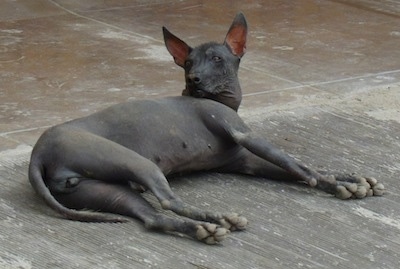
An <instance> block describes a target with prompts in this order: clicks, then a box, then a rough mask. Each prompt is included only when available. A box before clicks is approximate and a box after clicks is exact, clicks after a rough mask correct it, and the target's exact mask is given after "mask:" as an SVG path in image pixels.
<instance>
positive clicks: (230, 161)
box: [29, 13, 384, 244]
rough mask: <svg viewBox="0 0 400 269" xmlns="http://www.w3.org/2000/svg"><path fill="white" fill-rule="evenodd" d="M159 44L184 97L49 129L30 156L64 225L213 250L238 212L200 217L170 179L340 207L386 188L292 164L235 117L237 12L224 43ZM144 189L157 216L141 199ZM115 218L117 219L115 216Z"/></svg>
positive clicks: (35, 177)
mask: <svg viewBox="0 0 400 269" xmlns="http://www.w3.org/2000/svg"><path fill="white" fill-rule="evenodd" d="M163 35H164V41H165V45H166V47H167V50H168V51H169V53H170V54H171V55H172V56H173V59H174V61H175V63H176V64H177V65H178V66H180V67H182V68H183V69H184V71H185V80H186V86H185V89H184V90H183V92H182V96H174V97H166V98H159V99H153V100H135V101H130V102H127V103H122V104H117V105H114V106H111V107H109V108H106V109H104V110H102V111H100V112H97V113H94V114H92V115H89V116H87V117H83V118H79V119H75V120H72V121H69V122H66V123H63V124H60V125H57V126H54V127H52V128H50V129H48V130H46V131H45V132H44V133H43V134H42V136H41V137H40V138H39V140H38V141H37V143H36V145H35V146H34V148H33V151H32V155H31V161H30V165H29V180H30V183H31V185H32V186H33V188H34V189H35V191H36V192H37V193H38V195H39V196H41V197H42V198H43V199H44V201H45V202H46V203H47V205H48V206H50V207H51V208H52V209H54V210H55V211H56V212H58V213H59V214H61V215H62V216H64V217H65V218H67V219H71V220H78V221H88V222H122V221H126V220H127V218H125V217H123V216H127V217H130V218H135V219H138V220H140V221H142V222H143V223H144V225H145V227H147V228H149V229H154V230H160V231H165V232H175V233H180V234H185V235H187V236H189V237H192V238H194V239H197V240H199V241H202V242H205V243H207V244H215V243H218V242H220V241H222V240H223V239H224V238H225V237H226V236H227V235H228V234H229V232H230V231H235V230H243V229H245V228H246V225H247V219H246V218H245V217H243V216H240V215H238V214H235V213H226V214H223V213H218V212H206V211H203V210H200V209H198V208H197V207H194V206H191V205H188V204H186V203H185V202H183V201H182V200H181V199H180V198H179V197H178V196H177V195H176V194H174V192H173V191H172V190H171V188H170V186H169V184H168V181H167V177H169V176H173V175H180V174H184V173H190V172H194V171H213V172H220V173H240V174H246V175H252V176H256V177H264V178H274V177H276V178H288V179H293V180H295V181H300V182H305V183H306V184H308V185H309V186H311V187H316V188H318V189H320V190H322V191H325V192H327V193H329V194H333V195H335V196H336V197H338V198H341V199H349V198H364V197H367V196H374V195H375V196H379V195H382V194H383V192H384V186H383V184H381V183H378V182H377V180H376V179H374V178H369V177H361V176H357V175H354V174H345V173H340V174H330V173H321V172H317V171H315V170H312V169H310V168H307V167H306V166H305V165H303V164H301V163H299V162H297V161H295V160H294V159H293V158H291V157H290V156H288V155H287V154H285V153H283V152H282V151H280V150H279V149H277V148H276V147H274V146H273V145H272V144H270V143H269V142H268V141H267V140H266V139H265V138H264V137H262V136H260V135H258V134H257V133H255V132H252V131H251V130H250V128H249V127H248V126H247V125H246V124H245V123H244V122H243V120H242V119H241V118H240V117H239V116H238V114H237V110H238V108H239V105H240V103H241V99H242V93H241V88H240V85H239V80H238V69H239V63H240V60H241V58H242V57H243V55H244V54H245V50H246V39H247V22H246V19H245V16H244V15H243V14H242V13H238V14H237V15H236V17H235V19H234V20H233V23H232V25H231V26H230V28H229V31H228V33H227V35H226V37H225V40H224V42H223V44H219V43H216V42H209V43H204V44H202V45H200V46H197V47H194V48H192V47H190V46H189V45H187V44H186V43H185V42H184V41H182V40H181V39H179V38H178V37H176V36H175V35H173V34H172V33H171V32H169V31H168V30H167V29H166V28H165V27H163ZM144 189H148V190H150V191H151V192H152V193H153V194H154V195H155V196H156V197H157V199H158V201H159V202H160V204H161V207H162V208H163V209H165V210H172V211H173V212H175V213H176V214H178V215H180V216H184V217H186V218H178V217H176V218H173V217H169V216H166V215H165V214H162V213H161V212H159V211H157V210H156V209H154V208H153V207H152V206H151V205H150V204H149V203H148V202H147V201H146V200H145V199H144V198H143V197H142V195H141V192H142V191H143V190H144ZM121 215H122V216H121Z"/></svg>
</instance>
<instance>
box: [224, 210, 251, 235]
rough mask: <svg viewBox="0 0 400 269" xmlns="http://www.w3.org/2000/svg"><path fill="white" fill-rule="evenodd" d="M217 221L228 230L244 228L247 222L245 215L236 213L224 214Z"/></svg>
mask: <svg viewBox="0 0 400 269" xmlns="http://www.w3.org/2000/svg"><path fill="white" fill-rule="evenodd" d="M219 223H220V224H221V226H222V227H224V228H226V229H228V230H230V231H236V230H244V229H246V226H247V224H248V221H247V219H246V218H245V217H242V216H240V215H238V214H236V213H232V214H229V215H224V216H223V218H222V219H220V220H219Z"/></svg>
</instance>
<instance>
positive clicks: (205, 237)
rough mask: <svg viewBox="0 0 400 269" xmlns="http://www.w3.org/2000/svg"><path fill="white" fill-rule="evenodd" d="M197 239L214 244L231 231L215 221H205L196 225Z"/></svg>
mask: <svg viewBox="0 0 400 269" xmlns="http://www.w3.org/2000/svg"><path fill="white" fill-rule="evenodd" d="M196 228H197V231H196V237H197V240H199V241H202V242H204V243H206V244H208V245H214V244H217V243H219V242H221V241H222V240H224V239H225V238H226V236H227V235H228V234H229V233H230V231H229V230H227V229H225V228H223V227H220V226H218V225H217V224H213V223H204V224H199V225H197V226H196Z"/></svg>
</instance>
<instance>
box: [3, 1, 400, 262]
mask: <svg viewBox="0 0 400 269" xmlns="http://www.w3.org/2000/svg"><path fill="white" fill-rule="evenodd" d="M239 10H241V11H243V12H244V13H245V15H246V16H247V19H248V22H249V27H250V32H249V44H248V52H247V54H246V55H245V56H244V58H243V61H242V68H241V71H240V78H241V82H242V88H243V91H244V101H243V105H242V107H241V109H240V111H239V113H240V114H241V115H242V116H243V118H244V119H245V120H246V121H247V122H248V123H249V124H250V125H251V126H252V128H254V129H255V130H257V131H259V132H261V133H262V134H264V135H265V137H266V138H268V139H269V140H270V141H272V142H274V143H275V144H277V145H279V146H280V147H281V148H282V149H283V150H285V151H286V152H288V153H290V154H292V155H293V156H294V157H296V158H297V159H299V160H301V161H303V162H305V163H306V164H308V165H310V166H313V167H315V168H318V169H328V170H336V171H348V172H357V173H360V174H363V175H369V176H374V177H376V178H378V179H379V180H380V181H381V182H382V183H384V184H385V186H386V188H387V193H386V194H385V195H384V196H383V197H379V198H368V199H364V200H351V201H340V200H337V199H335V198H332V197H331V196H329V195H326V194H324V193H321V192H318V191H316V190H312V189H308V188H306V187H304V186H301V185H293V184H287V183H285V182H275V181H268V180H265V179H253V178H248V177H244V176H237V175H221V174H197V175H193V176H187V177H183V178H180V179H178V180H175V181H173V182H172V183H171V184H172V187H173V189H174V191H175V192H176V193H177V194H178V195H180V196H181V197H182V199H184V200H185V201H187V202H188V203H190V204H192V205H195V206H198V207H201V208H205V209H210V210H214V209H215V210H218V211H234V212H238V213H241V214H243V215H245V216H246V217H247V218H248V219H249V221H250V225H249V228H248V230H246V231H244V232H238V233H232V234H231V236H230V237H229V238H228V239H227V240H226V241H224V243H223V244H222V245H220V246H207V245H203V244H201V243H198V242H195V241H193V240H190V239H187V238H183V237H179V236H173V235H165V234H160V233H154V232H149V231H146V230H145V229H144V228H143V227H142V226H141V224H140V223H139V222H138V221H135V220H132V222H129V223H124V224H103V223H80V222H73V221H68V220H65V219H62V218H60V217H59V216H57V214H56V213H54V212H53V211H52V210H50V209H49V208H48V207H46V206H45V205H44V203H43V202H42V201H41V200H40V199H39V198H38V197H37V196H36V195H35V193H34V192H33V190H32V188H31V187H30V185H29V183H28V180H27V166H28V161H29V155H30V151H31V149H32V146H33V145H34V143H35V142H36V140H37V138H38V137H39V135H40V134H41V133H42V132H43V131H44V130H45V129H46V128H47V127H49V126H51V125H54V124H57V123H60V122H63V121H66V120H69V119H72V118H76V117H79V116H83V115H87V114H89V113H92V112H94V111H97V110H99V109H101V108H103V107H106V106H109V105H111V104H115V103H118V102H122V101H124V100H128V99H141V98H160V97H163V96H168V95H177V94H180V92H181V90H182V89H183V85H184V83H183V74H182V71H181V70H180V69H179V67H177V66H175V65H174V64H173V61H172V59H171V58H170V56H169V55H168V53H167V51H166V50H165V49H164V47H163V43H162V36H161V26H162V25H165V26H167V27H168V28H169V29H170V30H171V31H172V32H173V33H175V34H177V35H178V36H180V37H182V38H184V39H185V40H186V41H187V42H188V43H190V44H193V45H196V44H199V43H201V42H204V41H208V40H217V41H222V40H223V38H224V36H225V33H226V31H227V29H228V27H229V25H230V23H231V21H232V19H233V17H234V15H235V13H236V12H237V11H239ZM399 44H400V3H399V1H393V0H382V1H379V3H378V2H377V1H371V0H349V1H340V0H332V1H317V0H305V1H284V0H271V1H195V0H187V1H156V0H153V1H112V0H110V1H95V0H88V1H71V0H56V1H46V0H37V1H30V0H17V1H10V0H5V1H1V2H0V268H23V269H27V268H107V269H108V268H215V269H217V268H333V267H334V268H399V265H400V233H399V231H400V217H399V213H400V205H399V204H400V195H399V191H400V184H399V178H400V50H399V49H398V47H399ZM146 198H147V199H149V200H150V201H152V202H154V204H155V206H157V203H155V200H154V198H153V196H152V195H151V194H146ZM167 214H171V213H168V212H167Z"/></svg>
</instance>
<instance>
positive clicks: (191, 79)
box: [187, 73, 201, 85]
mask: <svg viewBox="0 0 400 269" xmlns="http://www.w3.org/2000/svg"><path fill="white" fill-rule="evenodd" d="M187 82H188V83H190V84H196V85H197V84H200V83H201V79H200V77H199V76H198V75H197V74H193V73H191V74H188V76H187Z"/></svg>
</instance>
